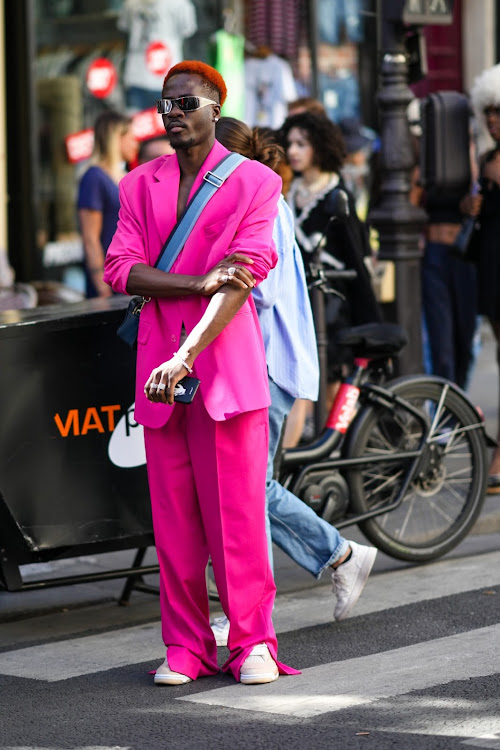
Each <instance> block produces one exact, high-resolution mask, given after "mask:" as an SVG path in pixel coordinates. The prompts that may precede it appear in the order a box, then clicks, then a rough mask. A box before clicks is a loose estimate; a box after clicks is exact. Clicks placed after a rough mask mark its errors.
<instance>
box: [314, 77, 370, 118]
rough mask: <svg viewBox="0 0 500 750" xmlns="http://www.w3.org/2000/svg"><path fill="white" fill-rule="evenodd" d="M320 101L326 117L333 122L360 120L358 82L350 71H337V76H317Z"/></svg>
mask: <svg viewBox="0 0 500 750" xmlns="http://www.w3.org/2000/svg"><path fill="white" fill-rule="evenodd" d="M318 84H319V90H320V92H321V100H322V102H323V104H324V105H325V109H326V112H327V114H328V117H329V118H330V119H331V120H333V121H334V122H340V121H341V120H345V119H348V118H357V119H359V118H360V101H359V82H358V79H357V78H356V76H355V75H354V73H353V72H352V71H351V70H347V69H346V70H342V69H340V70H338V71H337V75H335V76H330V75H328V74H326V73H320V74H319V76H318Z"/></svg>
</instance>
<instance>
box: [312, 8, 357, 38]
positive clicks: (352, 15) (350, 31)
mask: <svg viewBox="0 0 500 750" xmlns="http://www.w3.org/2000/svg"><path fill="white" fill-rule="evenodd" d="M365 5H366V3H365V0H319V3H318V27H319V29H318V31H319V39H320V41H321V42H327V43H328V44H334V45H337V44H340V43H341V41H342V27H344V28H345V34H346V37H347V39H348V40H349V41H350V42H355V43H357V44H358V43H359V42H362V41H363V38H364V29H363V15H362V11H363V10H364V9H365Z"/></svg>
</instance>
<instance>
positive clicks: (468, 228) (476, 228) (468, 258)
mask: <svg viewBox="0 0 500 750" xmlns="http://www.w3.org/2000/svg"><path fill="white" fill-rule="evenodd" d="M479 232H480V225H479V222H478V220H477V217H476V216H467V218H465V219H464V220H463V221H462V226H461V228H460V231H459V233H458V234H457V238H456V240H455V242H454V243H453V245H451V246H450V252H451V253H452V255H454V256H455V257H457V258H460V259H461V260H463V261H465V262H466V263H478V262H479Z"/></svg>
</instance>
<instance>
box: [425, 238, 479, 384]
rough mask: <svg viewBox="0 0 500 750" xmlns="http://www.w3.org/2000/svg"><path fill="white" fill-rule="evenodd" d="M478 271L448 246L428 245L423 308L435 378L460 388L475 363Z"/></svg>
mask: <svg viewBox="0 0 500 750" xmlns="http://www.w3.org/2000/svg"><path fill="white" fill-rule="evenodd" d="M476 295H477V284H476V268H475V266H474V265H473V264H471V263H465V262H464V261H463V260H461V259H460V258H457V257H455V256H453V254H452V253H451V252H450V247H449V245H443V244H441V243H438V242H428V243H427V244H426V246H425V253H424V258H423V262H422V304H423V310H424V315H425V320H426V324H427V332H428V337H429V346H430V351H431V357H432V372H433V374H434V375H440V376H441V377H444V378H447V379H448V380H451V381H453V382H455V383H457V385H459V386H460V387H461V388H463V387H464V386H465V384H466V382H467V375H468V372H469V368H470V366H471V362H472V340H473V338H474V332H475V329H476V314H477V312H476V311H477V301H476Z"/></svg>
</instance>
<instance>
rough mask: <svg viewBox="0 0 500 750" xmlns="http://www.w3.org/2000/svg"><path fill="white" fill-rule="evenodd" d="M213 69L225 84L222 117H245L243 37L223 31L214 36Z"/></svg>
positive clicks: (241, 118)
mask: <svg viewBox="0 0 500 750" xmlns="http://www.w3.org/2000/svg"><path fill="white" fill-rule="evenodd" d="M213 42H214V47H213V61H212V65H213V67H214V68H215V69H216V70H218V71H219V73H220V74H221V76H222V77H223V79H224V80H225V82H226V86H227V99H226V101H225V102H224V106H223V107H222V112H221V114H222V115H223V116H224V117H236V118H237V119H238V120H243V118H244V116H245V37H243V36H241V34H231V33H230V32H228V31H225V30H224V29H220V30H219V31H216V33H215V34H214V39H213Z"/></svg>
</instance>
